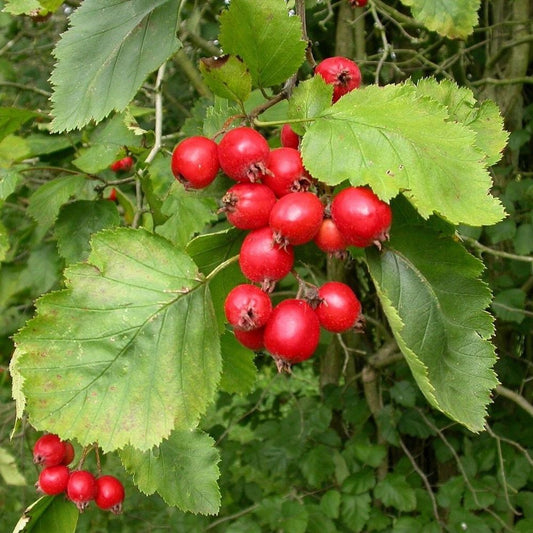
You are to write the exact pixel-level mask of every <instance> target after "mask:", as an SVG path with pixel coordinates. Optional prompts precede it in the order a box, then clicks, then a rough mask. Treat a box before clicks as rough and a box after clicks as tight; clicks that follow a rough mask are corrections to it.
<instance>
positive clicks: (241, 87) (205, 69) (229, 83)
mask: <svg viewBox="0 0 533 533" xmlns="http://www.w3.org/2000/svg"><path fill="white" fill-rule="evenodd" d="M200 72H201V73H202V74H203V76H204V80H205V83H206V84H207V86H208V87H209V88H210V89H211V90H212V91H213V93H214V94H216V95H217V96H220V97H222V98H227V99H228V100H235V101H236V102H244V101H245V100H246V99H247V98H248V96H249V95H250V91H251V90H252V77H251V76H250V73H249V72H248V68H247V67H246V65H245V64H244V63H243V61H242V59H240V58H239V57H236V56H230V55H224V56H221V57H209V58H203V59H201V60H200Z"/></svg>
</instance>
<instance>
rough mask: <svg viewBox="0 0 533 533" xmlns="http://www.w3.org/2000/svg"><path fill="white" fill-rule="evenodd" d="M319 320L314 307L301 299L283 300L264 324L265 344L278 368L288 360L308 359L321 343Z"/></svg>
mask: <svg viewBox="0 0 533 533" xmlns="http://www.w3.org/2000/svg"><path fill="white" fill-rule="evenodd" d="M319 339H320V322H319V320H318V317H317V315H316V313H315V311H314V310H313V308H312V307H311V306H310V305H309V304H308V303H307V302H306V301H305V300H302V299H298V298H288V299H286V300H283V301H281V302H280V303H279V304H278V305H277V306H276V307H274V309H273V310H272V313H271V315H270V318H269V320H268V322H267V325H266V326H265V336H264V343H265V348H266V349H267V350H268V351H269V352H270V353H271V354H272V355H273V356H274V359H275V360H276V363H277V364H278V369H279V370H280V371H282V370H285V369H286V366H285V365H286V364H287V363H288V364H289V365H290V364H293V363H300V362H301V361H305V360H306V359H309V358H310V357H311V356H312V355H313V353H314V351H315V350H316V348H317V346H318V341H319Z"/></svg>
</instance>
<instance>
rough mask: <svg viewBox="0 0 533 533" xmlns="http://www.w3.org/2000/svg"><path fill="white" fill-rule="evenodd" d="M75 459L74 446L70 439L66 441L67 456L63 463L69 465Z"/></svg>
mask: <svg viewBox="0 0 533 533" xmlns="http://www.w3.org/2000/svg"><path fill="white" fill-rule="evenodd" d="M73 460H74V446H72V444H71V443H70V442H68V441H65V456H64V457H63V460H62V461H61V464H62V465H69V464H70V463H72V461H73Z"/></svg>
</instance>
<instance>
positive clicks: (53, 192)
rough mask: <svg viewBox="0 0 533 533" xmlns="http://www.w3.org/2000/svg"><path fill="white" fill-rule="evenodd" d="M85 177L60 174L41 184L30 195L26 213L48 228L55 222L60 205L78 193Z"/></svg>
mask: <svg viewBox="0 0 533 533" xmlns="http://www.w3.org/2000/svg"><path fill="white" fill-rule="evenodd" d="M84 187H85V178H84V177H83V176H78V175H69V176H60V177H59V178H55V179H53V180H52V181H49V182H48V183H45V184H44V185H41V186H40V187H39V188H38V189H37V190H36V191H35V192H34V193H33V194H32V195H31V197H30V202H29V205H28V214H29V215H30V216H31V217H33V218H34V219H35V220H36V221H37V222H38V223H39V224H40V225H41V226H42V227H43V229H44V228H49V227H50V226H52V224H53V223H54V222H55V219H56V218H57V215H58V214H59V210H60V209H61V206H62V205H63V204H65V203H67V202H68V200H69V199H70V198H71V197H74V196H77V195H78V194H80V193H81V192H82V191H83V189H84Z"/></svg>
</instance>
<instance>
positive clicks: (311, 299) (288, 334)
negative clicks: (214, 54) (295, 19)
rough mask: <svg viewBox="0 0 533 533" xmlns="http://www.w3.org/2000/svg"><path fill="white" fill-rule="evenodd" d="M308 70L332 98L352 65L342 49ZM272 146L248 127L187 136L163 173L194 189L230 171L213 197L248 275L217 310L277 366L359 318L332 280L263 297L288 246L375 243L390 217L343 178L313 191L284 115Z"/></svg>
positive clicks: (281, 271) (284, 270)
mask: <svg viewBox="0 0 533 533" xmlns="http://www.w3.org/2000/svg"><path fill="white" fill-rule="evenodd" d="M315 73H316V74H318V75H320V76H322V77H323V78H324V80H325V81H326V82H327V83H330V84H331V85H333V87H334V92H333V97H332V103H334V102H335V101H336V100H338V99H339V98H340V97H341V96H343V95H344V94H346V93H347V92H349V91H351V90H353V89H355V88H357V87H359V85H360V83H361V74H360V72H359V69H358V67H357V65H356V64H355V63H354V62H353V61H351V60H349V59H346V58H338V57H336V58H329V60H324V61H323V62H322V63H320V64H319V65H318V66H317V67H316V69H315ZM281 144H282V146H281V147H280V148H274V149H270V147H269V145H268V142H267V140H266V139H265V137H263V135H261V133H259V132H258V131H256V130H254V129H253V128H250V127H246V126H241V127H237V128H234V129H232V130H229V131H227V132H226V133H225V134H224V135H223V137H222V138H221V140H220V142H219V143H218V144H217V143H216V142H215V141H214V140H212V139H209V138H207V137H203V136H193V137H189V138H187V139H185V140H183V141H182V142H180V143H179V144H178V145H177V146H176V148H175V149H174V151H173V153H172V162H171V167H172V172H173V174H174V176H175V177H176V179H178V180H179V181H181V182H182V183H183V184H184V185H185V186H186V187H189V188H196V189H199V188H203V187H206V186H208V185H209V184H210V183H212V181H213V180H214V179H215V177H216V176H217V174H218V173H219V171H220V170H222V171H223V172H224V174H225V175H226V176H228V177H229V178H231V179H232V180H234V181H235V182H236V183H235V185H233V186H231V187H230V188H229V189H228V190H227V191H226V193H225V194H224V196H223V198H222V208H221V212H224V213H225V214H226V216H227V219H228V221H229V222H230V223H231V224H232V225H233V226H235V227H237V228H239V229H242V230H246V231H248V234H247V235H246V237H245V238H244V241H243V243H242V245H241V249H240V254H239V265H240V268H241V271H242V273H243V274H244V276H245V277H246V278H247V279H248V280H249V281H250V282H252V283H255V284H257V285H254V284H249V283H246V284H242V285H239V286H237V287H235V288H234V289H232V290H231V291H230V293H229V294H228V296H227V298H226V301H225V304H224V310H225V314H226V318H227V320H228V322H229V324H231V325H232V326H233V329H234V332H235V336H236V338H237V339H238V340H239V341H240V342H241V343H242V344H243V345H244V346H246V347H248V348H250V349H252V350H260V349H263V348H266V350H267V351H268V352H270V354H272V356H273V357H274V359H275V360H276V362H277V364H278V368H280V370H283V369H287V368H288V367H290V365H291V364H293V363H297V362H301V361H303V360H305V359H308V358H309V357H311V355H312V354H313V353H314V351H315V349H316V348H317V346H318V342H319V337H320V328H321V327H322V328H324V329H326V330H328V331H331V332H335V333H341V332H343V331H346V330H347V329H349V328H352V327H354V326H355V325H356V324H358V323H359V319H360V314H361V304H360V302H359V300H358V299H357V296H356V295H355V294H354V292H353V291H352V289H351V288H350V287H348V286H347V285H346V284H344V283H340V282H336V281H332V282H328V283H325V284H324V285H322V286H321V287H320V288H318V287H313V288H311V289H309V287H305V286H304V284H302V283H301V286H302V289H303V296H302V297H301V298H299V297H297V298H292V299H286V300H283V301H281V302H280V303H278V304H277V305H276V306H275V307H273V306H272V302H271V299H270V293H271V292H272V291H273V290H274V287H275V284H276V283H277V282H278V281H280V280H281V279H283V278H284V277H285V276H286V275H288V274H289V273H290V272H291V271H292V270H293V265H294V247H295V246H299V245H303V244H306V243H309V242H312V241H314V243H315V244H316V245H317V246H318V248H319V249H320V250H322V251H324V252H326V253H329V254H343V253H345V251H346V248H347V247H348V246H357V247H366V246H370V245H372V244H378V245H380V243H381V241H383V240H385V239H387V238H388V231H389V228H390V225H391V221H392V215H391V210H390V207H389V205H388V204H386V203H385V202H383V201H381V200H380V199H379V198H378V197H377V196H376V195H375V194H374V193H373V192H372V191H371V190H370V189H369V188H367V187H348V188H346V189H344V190H342V191H340V192H339V193H338V194H336V195H335V196H334V197H333V198H331V195H329V196H328V195H326V194H324V195H322V194H321V191H322V187H321V184H320V183H319V182H318V181H317V180H315V179H314V178H313V177H312V176H311V175H310V174H309V173H308V171H307V170H306V169H305V167H304V165H303V161H302V158H301V154H300V151H299V144H300V138H299V136H298V135H297V134H296V133H295V132H294V131H293V130H292V128H291V127H290V125H288V124H286V125H285V126H284V127H283V128H282V130H281Z"/></svg>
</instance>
